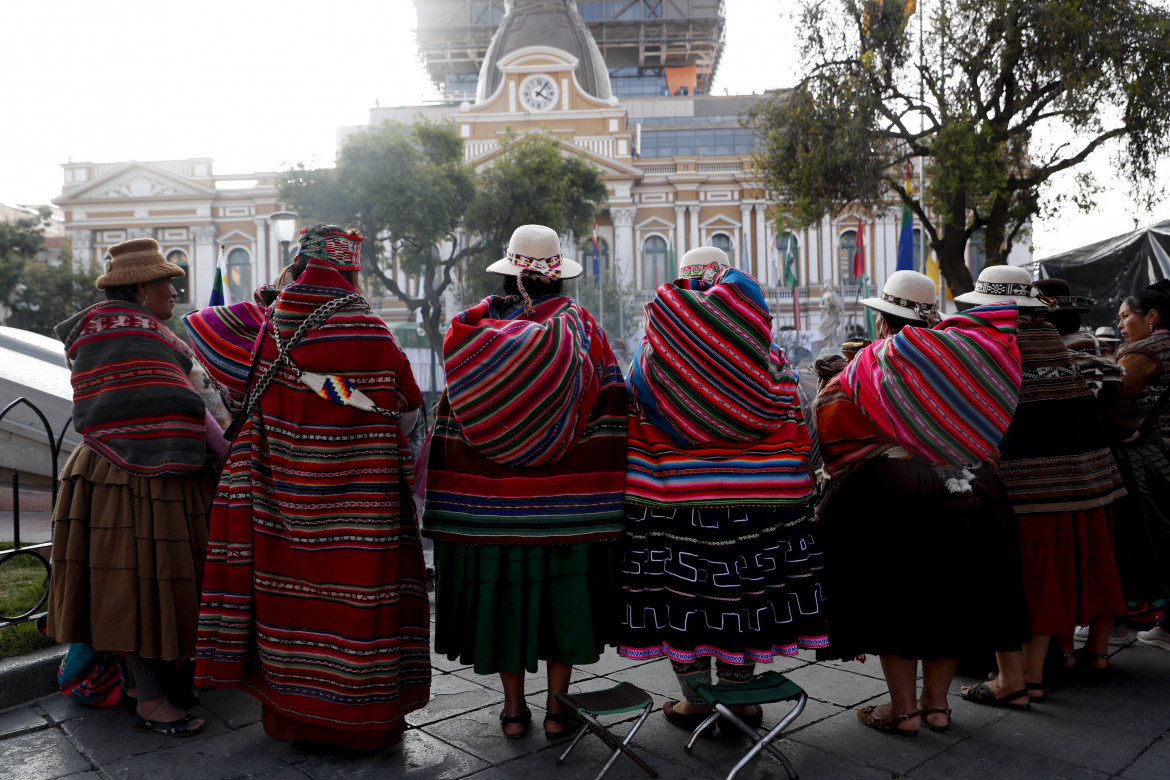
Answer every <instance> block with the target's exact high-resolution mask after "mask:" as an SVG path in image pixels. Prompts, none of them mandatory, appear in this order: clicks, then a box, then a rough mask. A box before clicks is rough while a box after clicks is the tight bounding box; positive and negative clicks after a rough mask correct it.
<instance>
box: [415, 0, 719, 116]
mask: <svg viewBox="0 0 1170 780" xmlns="http://www.w3.org/2000/svg"><path fill="white" fill-rule="evenodd" d="M504 4H505V3H504V0H414V5H415V9H416V10H417V12H418V27H417V30H416V37H417V40H418V48H419V55H420V57H421V58H422V60H423V62H424V63H425V65H426V68H427V72H428V74H429V75H430V77H431V80H432V81H433V82H434V83H435V85H436V86H437V87H439V89H441V90H443V91H444V93H445V94H447V96H448V97H461V96H462V95H458V94H452V89H456V90H457V91H460V92H463V91H465V90H466V87H464V86H463V85H468V86H469V89H470V94H474V93H475V85H476V82H477V80H478V78H479V71H480V67H481V66H482V65H483V60H484V56H485V55H486V53H487V49H488V44H490V43H491V39H492V35H493V34H494V33H495V31H496V27H498V26H499V23H500V20H501V19H502V18H503V16H504ZM577 9H578V11H579V12H580V13H581V16H582V18H584V20H585V23H586V25H588V27H589V30H590V32H591V33H592V34H593V38H594V40H596V41H597V46H598V47H599V48H600V49H601V54H602V57H604V59H605V64H606V67H607V68H609V72H610V76H611V78H617V77H619V76H629V75H632V76H634V77H635V78H637V77H663V76H664V74H665V69H666V68H672V67H684V66H689V65H694V66H696V68H697V72H696V87H697V91H698V92H699V93H700V94H709V93H710V86H711V82H712V80H713V79H714V78H715V73H716V71H717V70H718V68H719V58H720V55H721V53H722V50H723V42H724V35H725V23H724V0H580V2H578V3H577Z"/></svg>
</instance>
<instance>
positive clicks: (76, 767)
mask: <svg viewBox="0 0 1170 780" xmlns="http://www.w3.org/2000/svg"><path fill="white" fill-rule="evenodd" d="M1110 650H1111V652H1112V653H1113V655H1112V663H1113V668H1114V670H1115V674H1114V679H1113V680H1111V681H1110V682H1108V683H1106V684H1103V685H1099V686H1097V687H1084V686H1079V685H1065V686H1063V687H1058V688H1056V689H1055V690H1054V691H1053V692H1052V693H1051V694H1050V696H1051V699H1050V701H1048V702H1046V703H1044V704H1042V705H1036V706H1034V707H1033V709H1032V711H1031V712H1011V711H1007V710H1003V709H997V708H993V707H987V706H981V705H976V704H972V703H969V702H965V701H962V700H960V699H959V698H958V696H957V692H958V689H959V685H960V684H964V683H968V682H971V681H970V680H968V679H965V678H959V679H956V680H955V684H954V687H953V689H952V693H953V694H955V695H953V697H952V703H951V706H952V707H953V709H954V723H953V725H952V727H951V730H950V731H949V732H946V733H941V734H939V733H933V732H930V731H928V730H927V729H925V728H923V729H922V731H921V733H919V735H918V736H917V737H915V738H913V739H906V738H902V737H897V736H894V735H890V734H884V733H880V732H877V731H873V730H870V729H866V728H864V727H863V726H862V725H861V724H860V723H858V722H857V718H856V713H855V710H857V709H858V708H860V707H862V706H865V705H867V704H873V703H881V702H882V701H885V700H886V697H885V694H884V690H885V686H884V684H883V683H882V680H881V671H880V667H879V664H878V662H877V659H876V658H872V659H870V660H869V661H868V662H867V663H865V664H861V663H857V662H850V663H825V664H818V663H814V662H813V658H812V654H811V653H808V652H802V653H801V654H800V655H799V656H797V657H795V658H790V659H782V660H780V661H777V662H776V663H775V664H772V665H771V666H770V667H769V666H763V667H761V670H763V669H767V668H774V669H777V670H779V671H782V672H784V673H785V674H786V675H788V676H789V677H790V678H791V679H793V680H794V681H796V682H797V683H799V684H800V685H801V686H803V687H804V688H805V690H806V691H807V692H808V694H809V704H808V707H807V709H806V710H805V712H804V714H802V715H801V717H800V718H799V719H798V720H797V721H796V722H795V723H794V724H793V726H792V727H791V730H790V732H789V733H788V735H787V736H786V737H785V738H783V739H781V740H780V741H779V743H778V744H779V745H780V747H781V748H782V749H783V750H784V752H785V753H786V754H787V755H788V756H789V758H790V759H791V760H792V763H793V764H794V765H795V767H796V769H797V771H798V772H799V773H800V776H801V777H802V778H804V779H805V780H813V779H814V778H893V777H907V778H920V779H921V780H927V779H929V778H1024V777H1027V778H1029V779H1030V780H1036V779H1038V778H1041V779H1042V778H1078V779H1081V778H1083V779H1084V780H1089V779H1090V778H1107V777H1120V778H1127V780H1139V779H1140V778H1160V779H1164V778H1167V777H1170V731H1168V730H1170V653H1168V652H1165V651H1163V650H1159V649H1156V648H1150V647H1142V646H1140V645H1135V646H1133V647H1127V648H1120V649H1119V648H1110ZM434 662H435V676H434V683H433V686H432V699H431V702H430V703H429V704H428V705H427V707H426V708H425V709H422V710H419V711H416V712H414V713H412V714H411V715H409V716H408V718H407V720H408V721H409V723H410V726H411V728H410V729H409V730H407V732H406V735H405V737H404V739H403V744H402V746H401V747H399V748H396V749H394V750H391V751H386V752H383V753H380V754H377V755H372V756H367V757H362V758H340V757H333V756H320V755H310V754H306V753H301V752H298V751H296V750H294V749H293V748H292V746H291V745H289V744H286V743H279V742H274V741H273V740H271V739H268V738H267V737H266V736H265V735H264V730H263V728H262V726H261V725H260V722H259V721H260V706H259V704H258V703H257V702H256V701H255V700H254V699H253V698H251V697H250V696H248V695H246V694H244V693H241V692H239V691H209V692H206V693H204V694H203V695H202V700H201V704H200V705H199V706H198V707H196V708H195V709H194V710H192V711H193V712H194V713H196V714H197V715H199V716H200V717H204V718H206V719H207V720H208V725H207V727H206V728H205V730H204V731H203V733H201V734H199V735H198V736H195V737H192V738H189V739H175V738H172V737H164V736H155V735H146V734H139V733H136V732H133V731H131V729H130V723H131V721H130V717H129V716H128V715H125V714H122V713H120V712H114V711H110V710H93V709H87V708H85V707H81V706H78V705H76V704H74V703H72V702H71V701H70V700H67V699H65V698H64V697H62V696H59V695H55V696H48V697H45V698H41V699H39V700H36V701H32V702H29V703H26V704H21V705H20V706H17V707H14V708H11V709H9V710H7V711H4V712H0V780H48V778H70V779H71V780H81V779H82V778H86V779H87V780H88V779H89V778H93V779H94V780H97V779H98V778H126V779H129V778H149V779H150V780H163V779H169V778H245V777H247V778H265V779H266V780H268V779H270V780H277V779H278V778H280V779H283V778H299V779H304V778H317V779H319V780H326V779H327V778H351V777H353V778H361V777H378V778H384V777H393V778H399V777H401V778H416V779H419V780H421V779H422V778H427V779H428V780H431V779H436V780H437V779H440V778H442V779H443V780H446V779H447V778H474V780H507V779H508V778H541V780H584V779H586V778H591V777H593V776H595V775H596V773H597V771H598V770H599V769H600V767H601V764H602V762H603V760H604V758H605V756H606V755H607V752H606V751H605V749H604V748H603V747H602V745H601V744H600V743H599V742H598V741H597V740H596V739H595V738H594V737H592V736H587V737H586V738H585V740H583V741H582V743H581V744H580V745H579V746H578V747H577V749H576V750H574V751H573V754H572V755H571V756H570V757H569V759H568V761H567V762H566V763H565V764H564V765H562V766H560V767H557V766H555V764H554V761H555V760H556V757H557V755H558V750H559V749H560V748H558V747H557V746H556V745H555V744H553V743H550V742H548V741H547V740H546V739H545V738H544V735H543V733H542V731H541V728H540V722H541V720H542V717H543V711H542V707H543V705H544V682H543V667H542V669H541V670H540V671H541V674H540V675H530V676H529V677H528V684H527V688H526V690H527V694H528V704H529V706H530V707H531V709H532V713H533V723H532V731H531V733H530V734H529V736H528V737H527V738H526V739H524V740H519V741H514V740H508V739H505V738H504V737H503V735H502V734H501V733H500V727H499V721H498V718H499V711H500V708H501V703H502V702H503V693H502V691H501V688H500V682H499V678H498V677H481V676H478V675H476V674H475V673H474V672H473V671H472V670H471V669H470V668H468V667H466V666H463V665H461V664H458V663H454V662H451V661H447V660H446V659H445V658H435V659H434ZM11 673H12V672H7V673H6V674H11ZM42 674H43V672H42ZM621 681H628V682H631V683H634V684H635V685H638V686H640V687H642V688H644V689H645V690H647V691H648V692H650V693H652V694H653V695H654V700H655V704H656V705H657V707H659V708H660V707H661V706H662V703H663V702H664V701H666V700H667V699H674V698H677V697H678V691H677V688H676V686H675V682H674V677H673V675H672V674H671V673H670V667H669V666H668V664H667V663H666V662H665V661H648V662H647V661H643V662H633V661H627V660H624V659H621V658H619V657H618V656H617V655H616V654H609V655H606V656H605V657H604V658H603V659H602V660H601V661H600V662H599V663H597V664H594V665H592V666H588V667H581V668H579V669H578V670H577V671H576V672H575V673H574V683H573V689H574V690H577V691H580V690H596V689H600V688H603V687H609V686H612V685H614V684H616V683H618V682H621ZM9 682H11V680H10V679H8V678H6V677H0V686H3V685H7V684H9ZM787 706H788V705H781V704H777V705H769V706H768V707H766V708H765V718H764V725H765V726H769V725H774V724H775V723H776V722H777V721H778V720H779V718H780V717H781V716H782V714H783V712H786V711H787V709H786V708H787ZM617 730H618V731H619V733H622V734H624V732H625V730H626V729H625V727H624V726H618V728H617ZM686 736H687V735H686V734H685V733H684V732H683V731H681V730H680V729H678V728H676V727H674V726H672V725H670V724H669V723H667V722H666V720H665V719H664V718H663V717H662V716H661V714H658V713H655V714H653V715H651V717H650V719H649V720H648V721H647V722H646V724H645V725H644V726H643V727H642V729H641V730H640V731H639V732H638V734H637V736H636V737H635V745H636V747H637V748H638V749H639V751H640V752H641V754H642V755H643V757H644V758H646V760H647V761H648V762H649V763H650V764H651V765H652V766H653V767H655V768H656V769H657V770H658V773H659V777H660V778H663V780H699V779H700V778H721V777H725V776H726V775H727V773H728V772H729V771H730V770H731V767H732V766H734V764H735V762H736V761H737V760H738V758H739V757H740V756H741V755H742V754H743V752H744V751H745V750H746V748H747V741H746V739H744V740H741V741H740V742H737V743H732V744H724V743H722V742H720V741H716V740H706V739H703V740H700V741H699V743H698V744H697V745H696V747H695V751H694V753H693V754H692V755H689V756H688V755H687V754H686V753H684V752H683V750H682V746H683V744H684V742H685V740H686ZM607 777H609V778H613V780H641V778H644V777H645V774H644V773H643V772H642V771H641V770H640V769H638V768H637V767H636V766H635V765H634V764H633V762H631V761H629V760H628V759H627V758H624V757H623V758H619V760H618V762H617V764H616V765H615V766H614V767H613V769H612V770H611V771H610V773H609V775H608V776H607ZM740 777H741V778H744V780H755V779H757V778H764V777H769V778H784V777H785V775H784V771H783V769H782V768H781V766H780V764H779V762H777V761H776V760H775V759H773V758H772V757H770V756H763V757H762V758H757V759H756V760H755V761H754V762H753V763H752V764H750V765H749V766H748V767H747V769H745V770H744V771H743V772H742V773H741V774H740Z"/></svg>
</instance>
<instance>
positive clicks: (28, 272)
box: [0, 208, 99, 336]
mask: <svg viewBox="0 0 1170 780" xmlns="http://www.w3.org/2000/svg"><path fill="white" fill-rule="evenodd" d="M48 221H49V210H48V209H47V208H44V209H42V210H41V213H40V215H39V216H36V217H33V216H28V217H20V218H18V219H14V220H8V221H5V222H0V304H3V305H4V306H6V307H7V308H8V309H9V310H10V311H9V316H8V321H7V324H8V325H11V326H12V327H14V328H23V329H25V330H31V331H34V332H36V333H41V334H43V335H46V336H52V335H53V326H55V325H56V324H57V323H59V322H61V321H63V320H66V319H68V318H69V317H70V316H71V315H72V314H74V313H75V312H77V311H79V310H81V309H83V308H85V307H86V306H88V305H90V304H91V303H94V302H96V301H97V300H98V295H99V293H98V291H97V290H96V289H95V288H94V286H93V283H94V281H95V280H96V279H97V274H96V273H93V272H89V271H83V272H80V273H74V272H73V270H72V267H71V265H70V261H69V252H68V251H66V252H62V253H61V254H60V256H59V257H57V258H54V259H53V260H52V261H50V262H46V261H43V260H38V259H37V255H38V253H40V252H41V249H42V247H43V246H44V243H45V227H46V226H47V225H48Z"/></svg>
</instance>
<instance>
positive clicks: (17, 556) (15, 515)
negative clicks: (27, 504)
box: [0, 396, 73, 629]
mask: <svg viewBox="0 0 1170 780" xmlns="http://www.w3.org/2000/svg"><path fill="white" fill-rule="evenodd" d="M21 404H23V405H25V406H27V407H28V408H29V409H31V410H32V411H33V413H34V414H36V416H37V417H39V418H40V420H41V425H42V426H44V429H45V437H46V439H47V440H48V442H49V453H50V455H51V457H52V459H53V471H52V475H53V476H52V485H53V503H52V506H56V504H57V474H58V472H59V468H58V466H59V464H58V461H59V460H60V455H61V442H62V441H63V440H64V438H65V431H67V430H68V429H69V423H70V422H72V421H73V418H72V417H70V418H69V419H67V420H66V421H65V424H64V425H62V426H61V431H60V432H59V433H58V434H57V436H56V438H54V437H53V430H52V428H50V427H49V420H48V419H47V418H46V417H45V415H44V413H43V412H42V411H41V410H40V409H38V408H37V407H36V405H35V404H33V403H32V402H31V401H29V400H28V399H27V398H24V397H23V396H22V397H20V398H17V399H16V400H15V401H13V402H12V403H10V404H8V405H7V406H5V407H4V409H3V411H0V420H3V419H4V418H5V417H6V416H7V415H8V413H9V412H10V411H12V410H13V409H15V408H16V407H17V406H20V405H21ZM52 547H53V542H52V541H51V540H50V541H48V542H40V543H38V544H29V545H25V544H22V543H21V541H20V472H19V471H17V470H15V469H14V470H13V472H12V549H11V550H2V551H0V570H2V569H3V567H4V565H5V564H6V563H8V562H9V561H13V560H24V559H32V560H33V561H35V562H36V563H37V564H39V565H40V566H43V567H44V569H45V580H44V588H43V589H42V592H41V595H40V598H39V599H37V602H36V603H35V604H33V605H32V606H31V607H30V608H29V609H27V610H26V611H24V612H22V613H21V614H18V615H5V614H0V629H3V628H6V627H8V626H14V625H17V624H18V623H30V622H33V621H35V620H37V619H39V618H41V617H43V616H44V615H45V614H47V613H46V612H45V611H44V610H43V609H42V608H43V607H44V606H45V602H46V601H48V599H49V578H50V576H51V574H52V563H51V556H50V555H42V553H41V551H42V550H43V551H44V552H45V553H49V552H50V551H51V549H52Z"/></svg>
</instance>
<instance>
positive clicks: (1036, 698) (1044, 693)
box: [1024, 682, 1048, 704]
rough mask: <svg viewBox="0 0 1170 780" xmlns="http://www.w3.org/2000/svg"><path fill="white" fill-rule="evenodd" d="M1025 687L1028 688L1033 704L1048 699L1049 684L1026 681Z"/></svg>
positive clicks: (1029, 697)
mask: <svg viewBox="0 0 1170 780" xmlns="http://www.w3.org/2000/svg"><path fill="white" fill-rule="evenodd" d="M1024 687H1025V688H1027V689H1028V701H1030V702H1032V703H1033V704H1036V703H1037V702H1042V701H1047V700H1048V686H1047V685H1046V684H1044V683H1042V682H1025V683H1024ZM1032 691H1040V693H1039V694H1034V693H1032Z"/></svg>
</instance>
